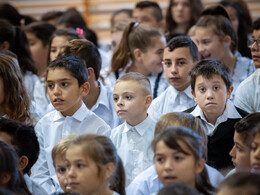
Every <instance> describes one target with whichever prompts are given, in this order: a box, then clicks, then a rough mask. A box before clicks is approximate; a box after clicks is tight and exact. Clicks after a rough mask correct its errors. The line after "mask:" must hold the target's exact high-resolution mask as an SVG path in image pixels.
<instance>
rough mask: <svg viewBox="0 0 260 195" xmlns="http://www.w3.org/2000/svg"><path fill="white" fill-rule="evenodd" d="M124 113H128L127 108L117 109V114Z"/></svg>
mask: <svg viewBox="0 0 260 195" xmlns="http://www.w3.org/2000/svg"><path fill="white" fill-rule="evenodd" d="M124 113H126V110H118V111H117V114H124Z"/></svg>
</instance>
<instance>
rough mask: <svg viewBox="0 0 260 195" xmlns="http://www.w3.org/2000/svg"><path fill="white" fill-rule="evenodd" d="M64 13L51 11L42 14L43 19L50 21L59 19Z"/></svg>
mask: <svg viewBox="0 0 260 195" xmlns="http://www.w3.org/2000/svg"><path fill="white" fill-rule="evenodd" d="M62 14H63V12H62V11H49V12H46V13H44V14H43V15H42V17H41V21H44V22H48V21H49V20H53V19H58V18H59V17H60V16H62Z"/></svg>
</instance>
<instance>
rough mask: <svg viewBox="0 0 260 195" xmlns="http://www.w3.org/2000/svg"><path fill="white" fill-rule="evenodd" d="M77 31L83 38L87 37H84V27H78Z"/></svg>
mask: <svg viewBox="0 0 260 195" xmlns="http://www.w3.org/2000/svg"><path fill="white" fill-rule="evenodd" d="M76 31H77V33H78V34H79V35H80V36H81V37H82V38H85V37H84V31H83V29H82V28H76Z"/></svg>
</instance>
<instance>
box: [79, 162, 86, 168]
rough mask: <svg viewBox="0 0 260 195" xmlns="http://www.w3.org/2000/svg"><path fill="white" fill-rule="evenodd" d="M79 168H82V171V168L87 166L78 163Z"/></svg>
mask: <svg viewBox="0 0 260 195" xmlns="http://www.w3.org/2000/svg"><path fill="white" fill-rule="evenodd" d="M77 167H78V168H80V169H82V168H85V167H86V165H84V164H82V163H78V164H77Z"/></svg>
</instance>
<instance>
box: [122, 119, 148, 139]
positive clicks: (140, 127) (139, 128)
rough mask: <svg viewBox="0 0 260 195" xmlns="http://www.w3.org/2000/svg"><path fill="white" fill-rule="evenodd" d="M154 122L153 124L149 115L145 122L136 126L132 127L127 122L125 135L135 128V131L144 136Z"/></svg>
mask: <svg viewBox="0 0 260 195" xmlns="http://www.w3.org/2000/svg"><path fill="white" fill-rule="evenodd" d="M152 122H153V121H152V118H151V117H150V116H149V115H148V116H147V117H146V119H145V120H144V121H143V122H141V123H139V124H138V125H136V126H131V125H129V124H128V123H127V122H125V127H124V130H123V133H126V132H128V131H129V130H130V129H131V128H135V130H136V131H137V132H138V133H139V135H141V136H143V135H144V133H145V131H146V129H147V127H149V124H152Z"/></svg>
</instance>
